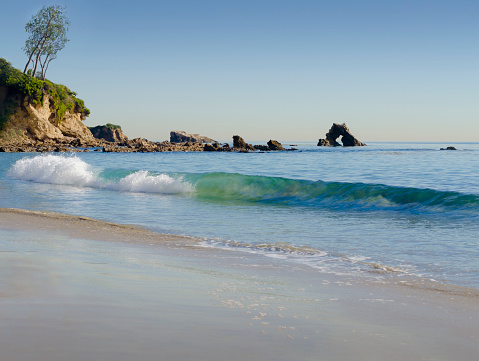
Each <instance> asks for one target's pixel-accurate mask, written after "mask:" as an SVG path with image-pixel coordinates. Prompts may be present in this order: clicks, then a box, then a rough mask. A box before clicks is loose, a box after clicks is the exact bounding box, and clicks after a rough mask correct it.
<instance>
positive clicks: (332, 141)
mask: <svg viewBox="0 0 479 361" xmlns="http://www.w3.org/2000/svg"><path fill="white" fill-rule="evenodd" d="M338 137H341V142H342V143H343V146H345V147H358V146H365V145H366V144H364V143H362V142H360V141H359V140H357V139H356V138H355V137H354V135H352V134H351V132H350V130H349V128H348V127H347V126H346V124H345V123H343V124H337V123H333V125H332V126H331V129H329V132H328V133H326V139H319V141H318V146H319V147H338V146H341V144H339V143H338V142H337V141H336V139H338Z"/></svg>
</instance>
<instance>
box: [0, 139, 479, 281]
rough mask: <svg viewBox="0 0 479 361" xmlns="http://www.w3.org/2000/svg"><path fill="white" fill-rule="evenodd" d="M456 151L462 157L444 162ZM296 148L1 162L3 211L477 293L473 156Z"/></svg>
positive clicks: (406, 149) (477, 155)
mask: <svg viewBox="0 0 479 361" xmlns="http://www.w3.org/2000/svg"><path fill="white" fill-rule="evenodd" d="M285 144H288V143H286V142H285ZM294 144H297V143H294ZM448 145H453V146H455V147H456V148H457V149H458V150H457V151H441V150H439V149H440V148H445V147H446V146H448ZM297 148H298V149H299V150H298V151H295V152H271V153H248V154H244V153H209V152H205V153H175V152H173V153H139V154H121V153H118V154H115V153H97V152H90V153H78V154H75V155H72V154H67V155H60V154H49V155H38V154H33V153H32V154H21V153H16V154H7V153H5V154H0V196H1V201H0V202H1V203H0V206H1V207H15V208H26V209H32V210H48V211H55V212H61V213H68V214H76V215H83V216H88V217H92V218H98V219H102V220H106V221H111V222H118V223H128V224H137V225H141V226H146V227H148V228H151V229H153V230H156V231H160V232H165V233H172V234H182V235H189V236H193V237H197V238H198V239H199V240H200V245H201V246H203V247H221V248H228V249H231V250H234V251H239V252H245V254H247V253H248V252H253V253H261V254H264V255H265V256H267V257H275V258H280V259H284V261H285V262H300V263H306V264H308V265H311V267H315V268H318V269H320V270H321V271H323V272H333V273H340V274H348V275H354V276H358V277H368V278H374V279H382V278H385V277H419V278H426V279H432V280H435V281H438V282H446V283H450V284H454V285H459V286H467V287H473V288H479V262H478V260H479V222H478V221H479V179H478V175H479V174H478V169H479V168H478V166H479V144H478V143H467V144H466V143H464V144H439V143H437V144H434V143H428V144H418V143H411V144H407V143H371V144H369V145H368V146H367V147H359V148H318V147H316V146H315V145H314V144H307V143H301V144H298V146H297Z"/></svg>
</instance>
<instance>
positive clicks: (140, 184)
mask: <svg viewBox="0 0 479 361" xmlns="http://www.w3.org/2000/svg"><path fill="white" fill-rule="evenodd" d="M7 176H9V177H11V178H15V179H20V180H24V181H29V182H36V183H46V184H56V185H70V186H77V187H92V188H103V189H110V190H115V191H121V192H135V193H138V192H139V193H160V194H177V193H190V192H192V191H193V190H194V189H193V187H192V186H191V184H189V183H185V182H183V181H182V180H181V179H176V178H173V177H171V176H169V175H167V174H151V173H149V172H147V171H145V170H140V171H136V172H133V173H131V172H127V174H126V175H125V176H123V177H121V178H119V179H108V178H105V177H104V176H101V175H100V173H99V172H95V171H94V170H93V169H92V168H91V166H90V165H89V164H88V163H86V162H84V161H83V160H81V159H80V158H78V157H77V156H59V155H53V154H48V155H39V156H35V157H33V158H23V159H20V160H18V161H17V162H16V163H15V164H14V165H13V166H12V167H11V168H10V169H9V170H8V172H7Z"/></svg>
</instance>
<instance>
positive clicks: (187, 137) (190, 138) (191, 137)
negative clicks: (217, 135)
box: [170, 130, 216, 143]
mask: <svg viewBox="0 0 479 361" xmlns="http://www.w3.org/2000/svg"><path fill="white" fill-rule="evenodd" d="M170 142H171V143H184V142H190V143H216V141H215V140H214V139H211V138H208V137H205V136H202V135H199V134H189V133H186V132H184V131H182V130H173V131H171V132H170Z"/></svg>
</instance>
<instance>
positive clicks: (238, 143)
mask: <svg viewBox="0 0 479 361" xmlns="http://www.w3.org/2000/svg"><path fill="white" fill-rule="evenodd" d="M233 149H234V150H237V151H243V152H249V151H255V150H256V149H255V147H253V146H252V145H251V144H248V143H246V142H245V141H244V139H243V138H241V137H240V136H239V135H233Z"/></svg>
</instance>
